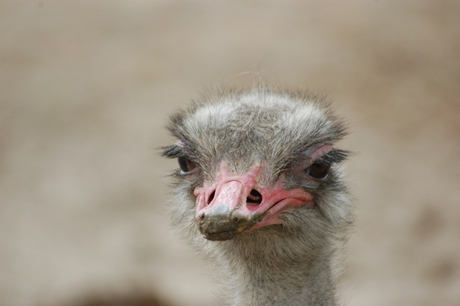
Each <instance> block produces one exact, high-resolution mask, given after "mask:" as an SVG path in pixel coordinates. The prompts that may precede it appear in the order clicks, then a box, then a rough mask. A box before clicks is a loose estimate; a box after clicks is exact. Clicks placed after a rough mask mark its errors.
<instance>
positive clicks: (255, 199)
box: [246, 189, 262, 204]
mask: <svg viewBox="0 0 460 306" xmlns="http://www.w3.org/2000/svg"><path fill="white" fill-rule="evenodd" d="M246 202H247V203H252V204H260V203H262V195H261V194H260V192H258V191H257V190H255V189H252V190H251V192H250V193H249V196H248V197H247V198H246Z"/></svg>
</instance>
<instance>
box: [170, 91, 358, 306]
mask: <svg viewBox="0 0 460 306" xmlns="http://www.w3.org/2000/svg"><path fill="white" fill-rule="evenodd" d="M168 129H169V130H170V132H171V133H172V134H173V136H174V137H175V138H177V141H176V143H175V144H173V145H171V146H169V147H166V148H164V152H163V155H164V156H166V157H169V158H177V159H178V162H179V169H178V170H177V171H176V172H175V173H174V176H175V177H176V180H175V182H176V185H175V196H174V198H173V201H172V204H173V216H174V220H175V223H176V224H178V225H180V226H182V227H185V228H188V229H189V232H190V233H191V234H192V237H193V238H194V239H193V240H194V241H195V245H197V246H198V247H199V248H200V249H202V250H206V251H208V252H207V253H214V254H217V255H218V256H215V257H214V258H219V259H217V260H220V261H225V265H227V268H228V270H229V271H230V274H231V275H233V276H234V278H233V279H234V282H243V283H244V282H246V281H247V280H248V279H250V280H249V281H247V282H246V283H247V284H249V285H248V287H251V286H253V285H254V284H255V283H257V282H258V285H254V286H253V287H254V288H253V290H259V289H260V288H262V287H264V288H265V289H266V290H265V291H264V293H263V294H264V295H265V296H266V297H267V299H266V305H269V304H270V303H269V301H271V300H273V299H280V297H279V296H278V297H276V298H275V297H271V296H270V295H271V294H272V293H271V291H273V292H274V291H276V290H277V289H273V290H272V289H270V286H268V285H267V283H269V282H267V280H266V279H270V280H274V279H277V278H278V279H281V278H283V280H282V282H283V285H286V286H288V284H291V285H292V286H291V287H292V288H294V289H293V290H292V292H297V293H298V292H302V290H303V289H302V288H304V287H305V286H310V287H311V285H306V284H307V282H305V283H303V282H302V281H301V280H300V279H301V278H302V277H303V276H302V275H303V274H305V273H307V274H309V275H310V274H313V272H312V269H314V266H315V265H316V266H321V267H323V268H322V271H323V272H324V271H326V270H327V271H329V270H330V269H329V261H330V258H331V254H332V253H333V250H334V243H333V241H338V240H343V238H344V237H345V232H346V229H347V228H348V227H349V224H350V223H351V221H352V217H351V215H352V214H351V205H350V201H349V199H348V195H347V189H346V185H345V184H344V182H343V177H342V174H341V169H340V165H339V164H340V163H341V162H342V161H343V160H344V159H345V158H346V156H347V152H346V151H344V150H340V149H338V148H336V147H335V144H336V142H337V141H338V140H340V139H341V138H342V137H343V136H344V135H345V134H346V131H345V128H344V125H343V123H342V122H341V121H340V120H338V119H337V118H336V117H335V116H334V115H333V114H332V112H331V110H330V108H329V106H328V104H327V103H325V102H324V101H323V100H322V99H321V98H320V97H318V96H313V95H309V94H306V93H299V92H290V91H284V90H273V89H267V88H256V89H250V90H241V91H238V90H229V91H226V92H222V93H219V94H217V95H210V96H207V97H205V98H204V99H203V101H202V102H199V103H193V104H192V105H191V106H190V107H189V108H188V109H187V110H184V111H179V112H177V113H176V114H174V115H173V116H172V117H171V120H170V124H169V126H168ZM216 252H217V253H216ZM324 262H327V264H326V265H323V264H320V263H324ZM281 266H283V268H281ZM299 266H302V267H299ZM267 267H269V268H267ZM324 267H326V268H324ZM289 268H293V269H292V271H291V273H290V274H289V277H288V276H287V275H284V274H283V273H285V272H284V271H286V269H289ZM240 270H242V271H243V272H241V273H240V274H238V273H239V272H238V271H240ZM301 270H302V271H303V272H302V273H303V274H302V275H300V274H299V271H301ZM261 271H265V272H261ZM323 272H318V273H319V274H321V273H323ZM296 273H297V274H299V275H298V278H294V279H292V275H296ZM318 273H317V274H318ZM324 273H326V274H328V272H324ZM259 274H262V275H265V276H266V279H264V280H263V281H260V279H262V278H261V277H259V276H256V275H259ZM283 275H284V276H283ZM281 276H283V277H281ZM288 278H289V279H288ZM251 279H252V280H251ZM322 279H323V281H322V283H327V284H329V285H328V286H332V285H330V283H331V281H330V277H329V276H323V277H322ZM273 282H274V281H273ZM318 283H321V282H318ZM234 287H238V286H237V285H235V286H234ZM274 288H275V287H274ZM295 288H297V289H295ZM299 288H300V289H299ZM235 290H237V291H238V289H235ZM296 290H297V291H296ZM239 291H241V292H243V291H247V289H246V288H244V286H243V287H242V288H240V289H239ZM317 291H318V290H317ZM319 291H321V290H319ZM285 292H287V291H283V292H282V293H279V294H280V295H286V298H285V299H284V300H283V299H281V300H283V301H288V297H287V293H285ZM294 294H295V293H294ZM248 296H256V295H254V294H252V293H251V294H249V295H248ZM289 298H290V297H289ZM290 299H291V300H292V298H290ZM262 300H263V299H262ZM235 303H236V304H238V303H240V305H243V304H244V305H246V304H245V303H243V302H235ZM247 305H264V304H263V302H260V304H258V303H255V302H254V304H250V303H249V304H247ZM286 305H287V304H286ZM291 305H294V304H291ZM315 305H316V304H315ZM318 305H319V304H318Z"/></svg>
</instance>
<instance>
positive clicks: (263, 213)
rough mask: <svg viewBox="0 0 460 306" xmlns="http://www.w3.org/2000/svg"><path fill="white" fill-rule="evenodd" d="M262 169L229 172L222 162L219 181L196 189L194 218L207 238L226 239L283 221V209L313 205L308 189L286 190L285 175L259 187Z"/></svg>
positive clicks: (254, 168)
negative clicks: (267, 185)
mask: <svg viewBox="0 0 460 306" xmlns="http://www.w3.org/2000/svg"><path fill="white" fill-rule="evenodd" d="M261 172H262V169H261V167H260V166H253V167H252V168H251V169H250V170H249V171H248V172H247V173H244V174H240V175H234V174H229V172H228V167H227V165H226V164H225V163H221V167H220V171H219V173H220V174H219V176H218V177H217V182H205V184H204V185H203V187H197V188H196V189H195V191H194V195H195V196H196V197H197V198H196V202H197V208H196V216H195V217H196V219H197V222H198V226H199V230H200V232H201V233H202V234H203V236H204V237H205V238H206V239H208V240H213V241H224V240H229V239H232V238H234V237H236V236H237V235H238V234H240V233H241V232H243V231H246V230H249V229H256V228H260V227H263V226H268V225H272V224H282V223H283V221H282V220H281V219H280V218H279V214H280V213H281V212H282V211H284V210H287V209H290V208H295V207H302V206H312V205H313V195H311V194H310V193H309V192H307V191H305V190H303V189H298V188H297V189H291V190H285V189H283V181H284V176H283V175H281V176H280V177H279V179H278V180H277V181H276V183H275V184H273V185H272V186H269V187H262V186H260V185H259V184H258V179H259V178H260V174H261Z"/></svg>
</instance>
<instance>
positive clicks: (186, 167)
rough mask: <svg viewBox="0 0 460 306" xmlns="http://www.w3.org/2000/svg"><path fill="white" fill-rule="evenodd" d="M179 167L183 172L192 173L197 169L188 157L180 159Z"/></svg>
mask: <svg viewBox="0 0 460 306" xmlns="http://www.w3.org/2000/svg"><path fill="white" fill-rule="evenodd" d="M178 161H179V167H180V170H181V171H182V172H189V171H192V170H193V169H194V168H195V167H194V165H193V163H192V162H190V161H189V160H188V158H187V157H179V158H178Z"/></svg>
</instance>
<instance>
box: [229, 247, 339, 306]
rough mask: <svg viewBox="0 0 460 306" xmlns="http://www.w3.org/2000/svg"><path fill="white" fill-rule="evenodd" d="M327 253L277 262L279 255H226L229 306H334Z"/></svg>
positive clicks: (328, 255) (256, 253)
mask: <svg viewBox="0 0 460 306" xmlns="http://www.w3.org/2000/svg"><path fill="white" fill-rule="evenodd" d="M237 249H238V248H237ZM275 253H276V252H275ZM318 253H323V254H322V255H318ZM327 253H328V252H321V251H319V252H317V253H316V256H315V259H312V258H311V257H310V258H308V254H304V256H303V257H300V256H299V257H297V258H284V259H280V258H279V254H276V255H275V254H271V253H270V252H262V253H258V252H246V253H244V252H243V253H240V254H238V253H236V252H235V249H233V251H231V252H227V256H224V258H225V259H226V260H225V261H226V262H225V263H224V264H225V265H226V266H227V273H228V275H229V278H230V284H229V285H230V290H231V291H230V292H232V294H233V303H232V305H234V306H236V305H238V306H243V305H244V306H262V305H264V306H266V305H272V306H274V305H291V306H296V305H302V306H306V305H315V306H333V305H336V301H335V293H334V281H333V278H332V274H331V265H330V258H331V256H330V255H331V254H330V253H329V254H327ZM229 254H231V255H229ZM273 257H278V258H277V259H276V260H274V259H273Z"/></svg>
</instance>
